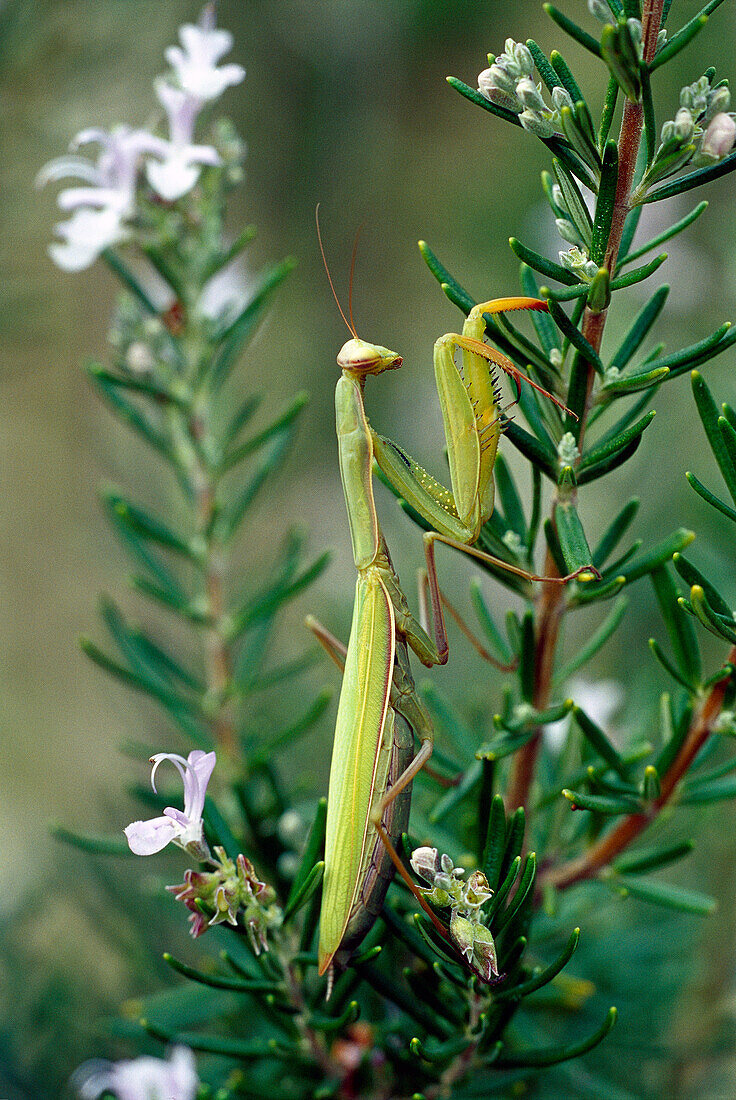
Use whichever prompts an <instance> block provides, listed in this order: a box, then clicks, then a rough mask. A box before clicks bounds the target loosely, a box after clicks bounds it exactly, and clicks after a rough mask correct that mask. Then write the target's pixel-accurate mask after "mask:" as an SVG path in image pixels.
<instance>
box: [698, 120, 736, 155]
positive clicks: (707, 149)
mask: <svg viewBox="0 0 736 1100" xmlns="http://www.w3.org/2000/svg"><path fill="white" fill-rule="evenodd" d="M735 138H736V122H735V121H734V118H733V115H727V114H723V113H721V114H719V115H716V116H715V118H714V119H713V120H712V122H711V123H710V125H709V126H708V129H707V130H706V131H705V136H704V137H703V144H702V145H701V146H700V153H701V155H702V156H706V157H708V158H713V159H714V160H720V159H721V157H725V156H726V154H727V153H730V152H731V149H732V148H733V143H734V139H735Z"/></svg>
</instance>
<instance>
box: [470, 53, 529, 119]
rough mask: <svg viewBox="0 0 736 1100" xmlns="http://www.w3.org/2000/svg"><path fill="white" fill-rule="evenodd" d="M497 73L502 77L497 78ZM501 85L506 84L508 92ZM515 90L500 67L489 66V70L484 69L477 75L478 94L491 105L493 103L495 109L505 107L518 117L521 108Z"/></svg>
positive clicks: (512, 83) (514, 86) (512, 82)
mask: <svg viewBox="0 0 736 1100" xmlns="http://www.w3.org/2000/svg"><path fill="white" fill-rule="evenodd" d="M497 73H500V74H502V75H501V76H500V77H499V76H498V75H497ZM502 84H504V85H505V84H508V85H509V87H510V90H507V88H506V87H505V86H501V85H502ZM515 88H516V85H515V83H514V81H513V80H511V79H510V78H509V75H508V73H507V72H506V71H505V69H502V68H501V66H500V65H491V67H490V69H484V70H483V72H482V73H480V74H479V75H478V91H479V92H480V94H481V95H482V96H485V98H486V99H487V100H489V101H490V102H491V103H495V104H496V106H497V107H505V108H506V109H507V110H509V111H513V112H514V114H516V115H518V114H519V112H520V111H521V109H522V106H521V102H520V100H519V97H518V96H517V95H516V91H515Z"/></svg>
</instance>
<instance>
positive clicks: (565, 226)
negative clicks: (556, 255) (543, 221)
mask: <svg viewBox="0 0 736 1100" xmlns="http://www.w3.org/2000/svg"><path fill="white" fill-rule="evenodd" d="M555 225H556V226H557V232H558V233H559V234H560V236H561V237H562V239H563V241H569V242H570V244H574V245H575V246H576V247H577V248H579V247H580V246H581V245H582V244H583V241H582V238H581V236H580V234H579V233H578V231H577V229H576V228H575V226H574V225H573V224H572V222H571V221H568V220H567V218H555ZM562 263H563V264H564V265H565V266H566V267H568V265H567V264H565V261H564V260H562ZM569 270H570V271H572V270H573V268H572V267H571V266H570V267H569Z"/></svg>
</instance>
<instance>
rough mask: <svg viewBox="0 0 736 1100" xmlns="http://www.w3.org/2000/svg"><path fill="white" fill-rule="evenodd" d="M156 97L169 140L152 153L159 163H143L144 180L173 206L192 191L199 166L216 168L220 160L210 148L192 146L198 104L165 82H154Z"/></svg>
mask: <svg viewBox="0 0 736 1100" xmlns="http://www.w3.org/2000/svg"><path fill="white" fill-rule="evenodd" d="M156 95H157V96H158V99H159V102H160V103H161V105H162V106H163V108H164V110H165V111H166V115H167V117H168V120H169V140H168V141H163V140H162V141H161V144H160V148H159V149H157V150H155V151H154V154H153V155H154V156H160V157H161V159H160V160H149V161H148V162H147V164H146V176H147V177H148V182H149V183H150V185H151V187H152V188H153V189H154V191H155V192H156V194H157V195H159V196H160V197H161V198H162V199H164V200H165V201H166V202H175V201H176V200H177V199H180V198H181V197H182V196H183V195H186V194H187V192H189V191H191V189H192V188H193V187H194V185H195V183H196V182H197V180H198V179H199V176H200V172H201V170H202V165H216V164H219V163H220V157H219V154H218V153H217V150H216V149H213V148H212V146H211V145H195V144H193V141H192V139H193V137H194V124H195V122H196V119H197V114H198V113H199V110H200V108H201V103H200V101H199V100H197V99H195V98H194V97H193V96H191V95H188V94H187V93H186V92H183V91H182V90H181V89H180V88H174V87H173V85H171V84H168V83H167V82H166V81H165V80H159V81H157V82H156Z"/></svg>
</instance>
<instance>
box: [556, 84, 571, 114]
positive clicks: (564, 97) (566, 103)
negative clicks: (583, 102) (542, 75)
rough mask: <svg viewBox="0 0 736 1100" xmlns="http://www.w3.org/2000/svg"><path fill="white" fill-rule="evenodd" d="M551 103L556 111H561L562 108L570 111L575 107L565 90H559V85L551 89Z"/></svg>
mask: <svg viewBox="0 0 736 1100" xmlns="http://www.w3.org/2000/svg"><path fill="white" fill-rule="evenodd" d="M552 102H553V103H554V105H555V107H556V109H557V110H558V111H561V110H562V108H563V107H569V108H570V110H571V111H572V109H573V107H574V106H575V104H574V103H573V101H572V96H571V95H570V93H569V92H568V90H567V88H561V87H560V86H559V85H558V86H557V87H556V88H553V89H552Z"/></svg>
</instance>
